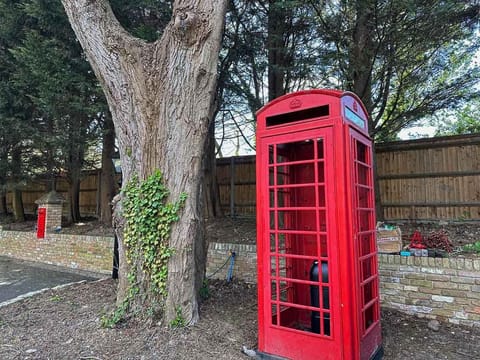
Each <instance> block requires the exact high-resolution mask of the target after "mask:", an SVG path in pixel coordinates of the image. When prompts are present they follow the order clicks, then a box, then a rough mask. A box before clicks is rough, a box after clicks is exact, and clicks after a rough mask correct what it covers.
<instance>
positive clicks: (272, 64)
mask: <svg viewBox="0 0 480 360" xmlns="http://www.w3.org/2000/svg"><path fill="white" fill-rule="evenodd" d="M268 3H269V8H268V34H267V48H268V100H269V101H271V100H273V99H276V98H277V97H279V96H282V95H285V67H286V64H285V60H286V51H287V49H286V48H285V42H284V36H285V26H286V24H285V22H286V16H287V14H286V11H285V8H284V7H283V6H282V4H281V2H280V1H278V0H269V1H268Z"/></svg>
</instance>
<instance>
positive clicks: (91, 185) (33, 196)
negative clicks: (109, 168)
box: [7, 170, 101, 216]
mask: <svg viewBox="0 0 480 360" xmlns="http://www.w3.org/2000/svg"><path fill="white" fill-rule="evenodd" d="M100 174H101V172H100V170H95V171H86V172H85V173H84V174H83V178H82V180H81V182H80V214H81V215H82V216H97V215H98V214H99V212H100V204H99V200H100ZM57 191H58V192H59V193H60V194H62V195H63V196H64V197H65V199H68V183H67V181H66V180H65V179H64V178H61V177H60V178H58V179H57ZM44 194H45V182H43V181H35V182H30V183H27V184H26V185H25V186H24V187H22V200H23V206H24V208H25V213H26V214H35V213H36V209H37V205H36V204H35V200H38V199H39V198H40V197H42V195H44ZM7 206H8V208H9V209H10V210H11V208H12V194H11V193H7ZM63 210H64V214H65V215H66V214H67V208H66V207H65V206H64V208H63Z"/></svg>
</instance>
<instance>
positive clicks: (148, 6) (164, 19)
mask: <svg viewBox="0 0 480 360" xmlns="http://www.w3.org/2000/svg"><path fill="white" fill-rule="evenodd" d="M110 4H111V6H112V10H113V12H114V13H115V16H116V17H117V19H118V20H119V21H120V23H121V24H122V25H123V26H124V27H125V28H126V29H127V30H128V31H129V32H130V33H131V34H132V35H133V36H136V37H139V38H141V39H143V40H145V41H148V42H153V41H155V40H157V39H158V38H159V37H160V36H161V35H162V33H163V29H164V28H165V26H166V25H167V23H168V21H169V20H170V18H171V14H172V1H171V0H137V1H131V0H111V1H110Z"/></svg>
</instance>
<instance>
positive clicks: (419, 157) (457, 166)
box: [7, 134, 480, 220]
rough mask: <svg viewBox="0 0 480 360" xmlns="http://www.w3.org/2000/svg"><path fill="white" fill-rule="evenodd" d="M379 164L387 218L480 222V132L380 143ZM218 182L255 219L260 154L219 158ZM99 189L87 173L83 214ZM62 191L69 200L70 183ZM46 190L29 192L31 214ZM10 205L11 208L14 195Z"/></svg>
mask: <svg viewBox="0 0 480 360" xmlns="http://www.w3.org/2000/svg"><path fill="white" fill-rule="evenodd" d="M376 162H377V171H378V174H377V175H378V180H379V186H380V195H381V201H382V206H383V212H384V217H385V219H386V220H405V219H409V220H442V219H445V220H480V134H476V135H459V136H449V137H442V138H433V139H419V140H409V141H398V142H391V143H384V144H377V145H376ZM217 181H218V187H219V194H220V204H221V206H222V209H223V211H224V214H226V215H230V216H255V201H256V196H255V194H256V186H255V156H239V157H232V158H222V159H217ZM99 186H100V181H99V173H98V171H91V172H88V173H86V174H85V176H84V178H83V179H82V182H81V190H80V212H81V214H82V216H95V215H98V212H99V205H98V202H99V190H98V189H99ZM58 188H59V191H60V192H62V194H63V195H64V196H65V197H66V196H67V193H66V191H67V189H68V187H67V184H66V182H65V180H63V179H59V180H58ZM44 189H45V188H44V185H42V184H41V183H40V182H36V183H30V184H28V185H27V186H26V187H25V188H24V189H23V190H24V191H23V201H24V205H25V209H26V213H34V212H35V209H36V205H35V200H37V199H38V198H40V197H41V196H42V195H43V193H44V191H45V190H44ZM232 189H233V191H232ZM7 202H8V204H9V205H10V208H11V194H8V196H7Z"/></svg>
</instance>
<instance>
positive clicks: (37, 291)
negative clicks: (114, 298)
mask: <svg viewBox="0 0 480 360" xmlns="http://www.w3.org/2000/svg"><path fill="white" fill-rule="evenodd" d="M105 280H108V278H103V279H98V280H95V281H93V282H100V281H105ZM86 282H87V280H81V281H76V282H71V283H68V284H62V285H57V286H54V287H51V288H48V287H47V288H44V289H40V290H35V291H31V292H29V293H26V294H22V295H20V296H17V297H16V298H14V299H10V300H7V301H4V302H2V303H0V308H2V307H4V306H7V305H10V304H13V303H16V302H18V301H21V300H24V299H27V298H30V297H32V296H35V295H38V294H41V293H43V292H45V291H48V290H60V289H64V288H66V287H69V286H72V285H77V284H83V283H86Z"/></svg>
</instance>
